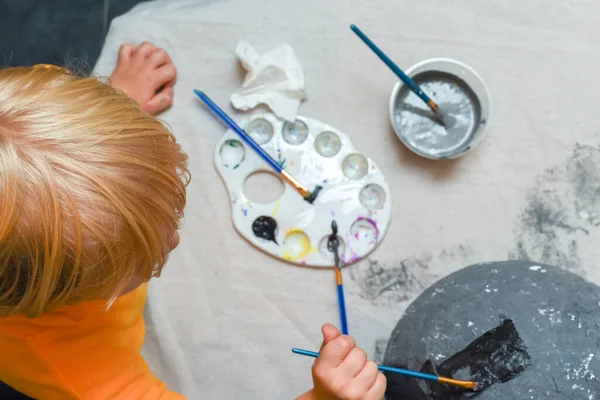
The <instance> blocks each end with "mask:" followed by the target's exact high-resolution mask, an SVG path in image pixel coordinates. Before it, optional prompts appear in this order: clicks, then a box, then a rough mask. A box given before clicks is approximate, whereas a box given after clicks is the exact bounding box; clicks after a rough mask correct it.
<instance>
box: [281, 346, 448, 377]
mask: <svg viewBox="0 0 600 400" xmlns="http://www.w3.org/2000/svg"><path fill="white" fill-rule="evenodd" d="M292 351H293V352H294V353H296V354H300V355H303V356H309V357H315V358H316V357H319V353H317V352H314V351H308V350H303V349H296V348H294V349H292ZM377 368H379V370H380V371H383V372H391V373H393V374H400V375H404V376H410V377H413V378H419V379H428V380H430V381H438V380H439V376H437V375H432V374H425V373H423V372H417V371H411V370H409V369H403V368H394V367H387V366H385V365H378V366H377Z"/></svg>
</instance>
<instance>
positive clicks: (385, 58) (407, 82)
mask: <svg viewBox="0 0 600 400" xmlns="http://www.w3.org/2000/svg"><path fill="white" fill-rule="evenodd" d="M350 29H352V31H353V32H354V33H356V35H357V36H358V37H359V38H361V39H362V41H363V42H365V44H366V45H367V46H369V48H370V49H371V50H373V53H375V54H377V56H379V58H380V59H381V61H383V62H384V63H385V64H386V65H387V66H388V67H389V68H390V69H391V70H392V71H393V72H394V73H395V74H396V75H397V76H398V78H400V80H401V81H402V82H404V84H405V85H406V86H408V87H409V88H410V90H412V91H413V92H414V93H415V94H416V95H417V96H419V97H420V98H421V100H423V101H424V102H425V103H427V104H429V103H430V102H431V99H430V98H429V96H427V95H426V94H425V92H423V90H422V89H421V87H420V86H419V85H417V83H416V82H415V81H413V80H412V79H411V78H410V77H409V76H408V75H406V74H405V73H404V72H403V71H402V70H401V69H400V67H398V66H397V65H396V64H395V63H394V62H393V61H392V60H391V59H390V58H389V57H388V56H387V55H385V53H384V52H383V51H381V49H380V48H379V47H377V45H376V44H375V43H373V42H372V41H371V39H369V38H368V37H367V35H365V34H364V33H363V32H362V31H361V30H360V29H358V27H357V26H356V25H350Z"/></svg>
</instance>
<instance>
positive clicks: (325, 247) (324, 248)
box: [319, 235, 346, 264]
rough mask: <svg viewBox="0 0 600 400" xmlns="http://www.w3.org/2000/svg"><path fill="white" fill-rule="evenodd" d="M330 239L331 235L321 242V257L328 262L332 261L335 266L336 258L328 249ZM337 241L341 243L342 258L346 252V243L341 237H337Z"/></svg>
mask: <svg viewBox="0 0 600 400" xmlns="http://www.w3.org/2000/svg"><path fill="white" fill-rule="evenodd" d="M329 237H330V235H327V236H323V238H322V239H321V240H319V254H321V257H323V258H324V259H326V260H328V261H331V262H332V264H333V262H334V261H335V257H334V254H333V252H332V251H331V250H330V249H329V247H328V242H329ZM337 239H338V243H339V247H338V254H339V255H340V258H342V256H343V255H344V253H345V252H346V243H345V242H344V240H343V239H342V238H341V237H340V236H339V235H337Z"/></svg>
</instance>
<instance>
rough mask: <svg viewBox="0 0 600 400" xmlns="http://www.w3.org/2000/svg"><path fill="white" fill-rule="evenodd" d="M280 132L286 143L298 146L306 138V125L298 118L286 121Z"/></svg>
mask: <svg viewBox="0 0 600 400" xmlns="http://www.w3.org/2000/svg"><path fill="white" fill-rule="evenodd" d="M281 134H282V136H283V140H285V141H286V142H287V143H289V144H291V145H293V146H298V145H300V144H302V143H304V142H305V141H306V139H307V138H308V126H306V124H305V123H304V122H302V121H300V120H299V119H297V120H296V121H294V122H286V123H285V124H284V125H283V130H282V133H281Z"/></svg>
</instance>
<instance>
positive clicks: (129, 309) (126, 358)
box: [0, 284, 184, 400]
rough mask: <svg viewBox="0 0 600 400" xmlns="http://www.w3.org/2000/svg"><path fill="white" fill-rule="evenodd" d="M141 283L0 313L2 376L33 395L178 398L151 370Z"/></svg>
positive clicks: (97, 398)
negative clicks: (96, 297)
mask: <svg viewBox="0 0 600 400" xmlns="http://www.w3.org/2000/svg"><path fill="white" fill-rule="evenodd" d="M145 301H146V285H145V284H144V285H142V286H141V287H139V288H138V289H136V290H134V291H132V292H130V293H128V294H126V295H124V296H121V297H119V298H118V299H117V300H116V301H115V302H114V303H113V305H112V307H111V308H110V309H109V310H108V311H105V304H106V302H105V301H87V302H82V303H79V304H75V305H72V306H64V307H60V308H58V309H56V310H54V311H52V312H48V313H45V314H43V315H41V316H40V317H38V318H33V319H28V318H26V317H23V316H16V317H8V318H0V381H3V382H5V383H6V384H8V385H9V386H12V387H13V388H15V389H16V390H18V391H20V392H22V393H24V394H27V395H29V396H31V397H33V398H36V399H43V400H46V399H48V400H53V399H60V400H63V399H65V400H66V399H84V400H105V399H110V400H121V399H127V400H134V399H144V400H146V399H148V400H158V399H160V400H173V399H177V400H182V399H184V397H183V396H181V395H179V394H177V393H174V392H170V391H168V390H167V387H166V386H165V384H164V383H163V382H161V381H160V380H158V378H156V377H155V376H154V375H153V374H152V372H150V370H149V369H148V366H147V365H146V362H145V361H144V359H143V358H142V356H141V355H140V350H141V348H142V344H143V343H144V333H145V332H144V317H143V315H142V312H143V309H144V303H145Z"/></svg>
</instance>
